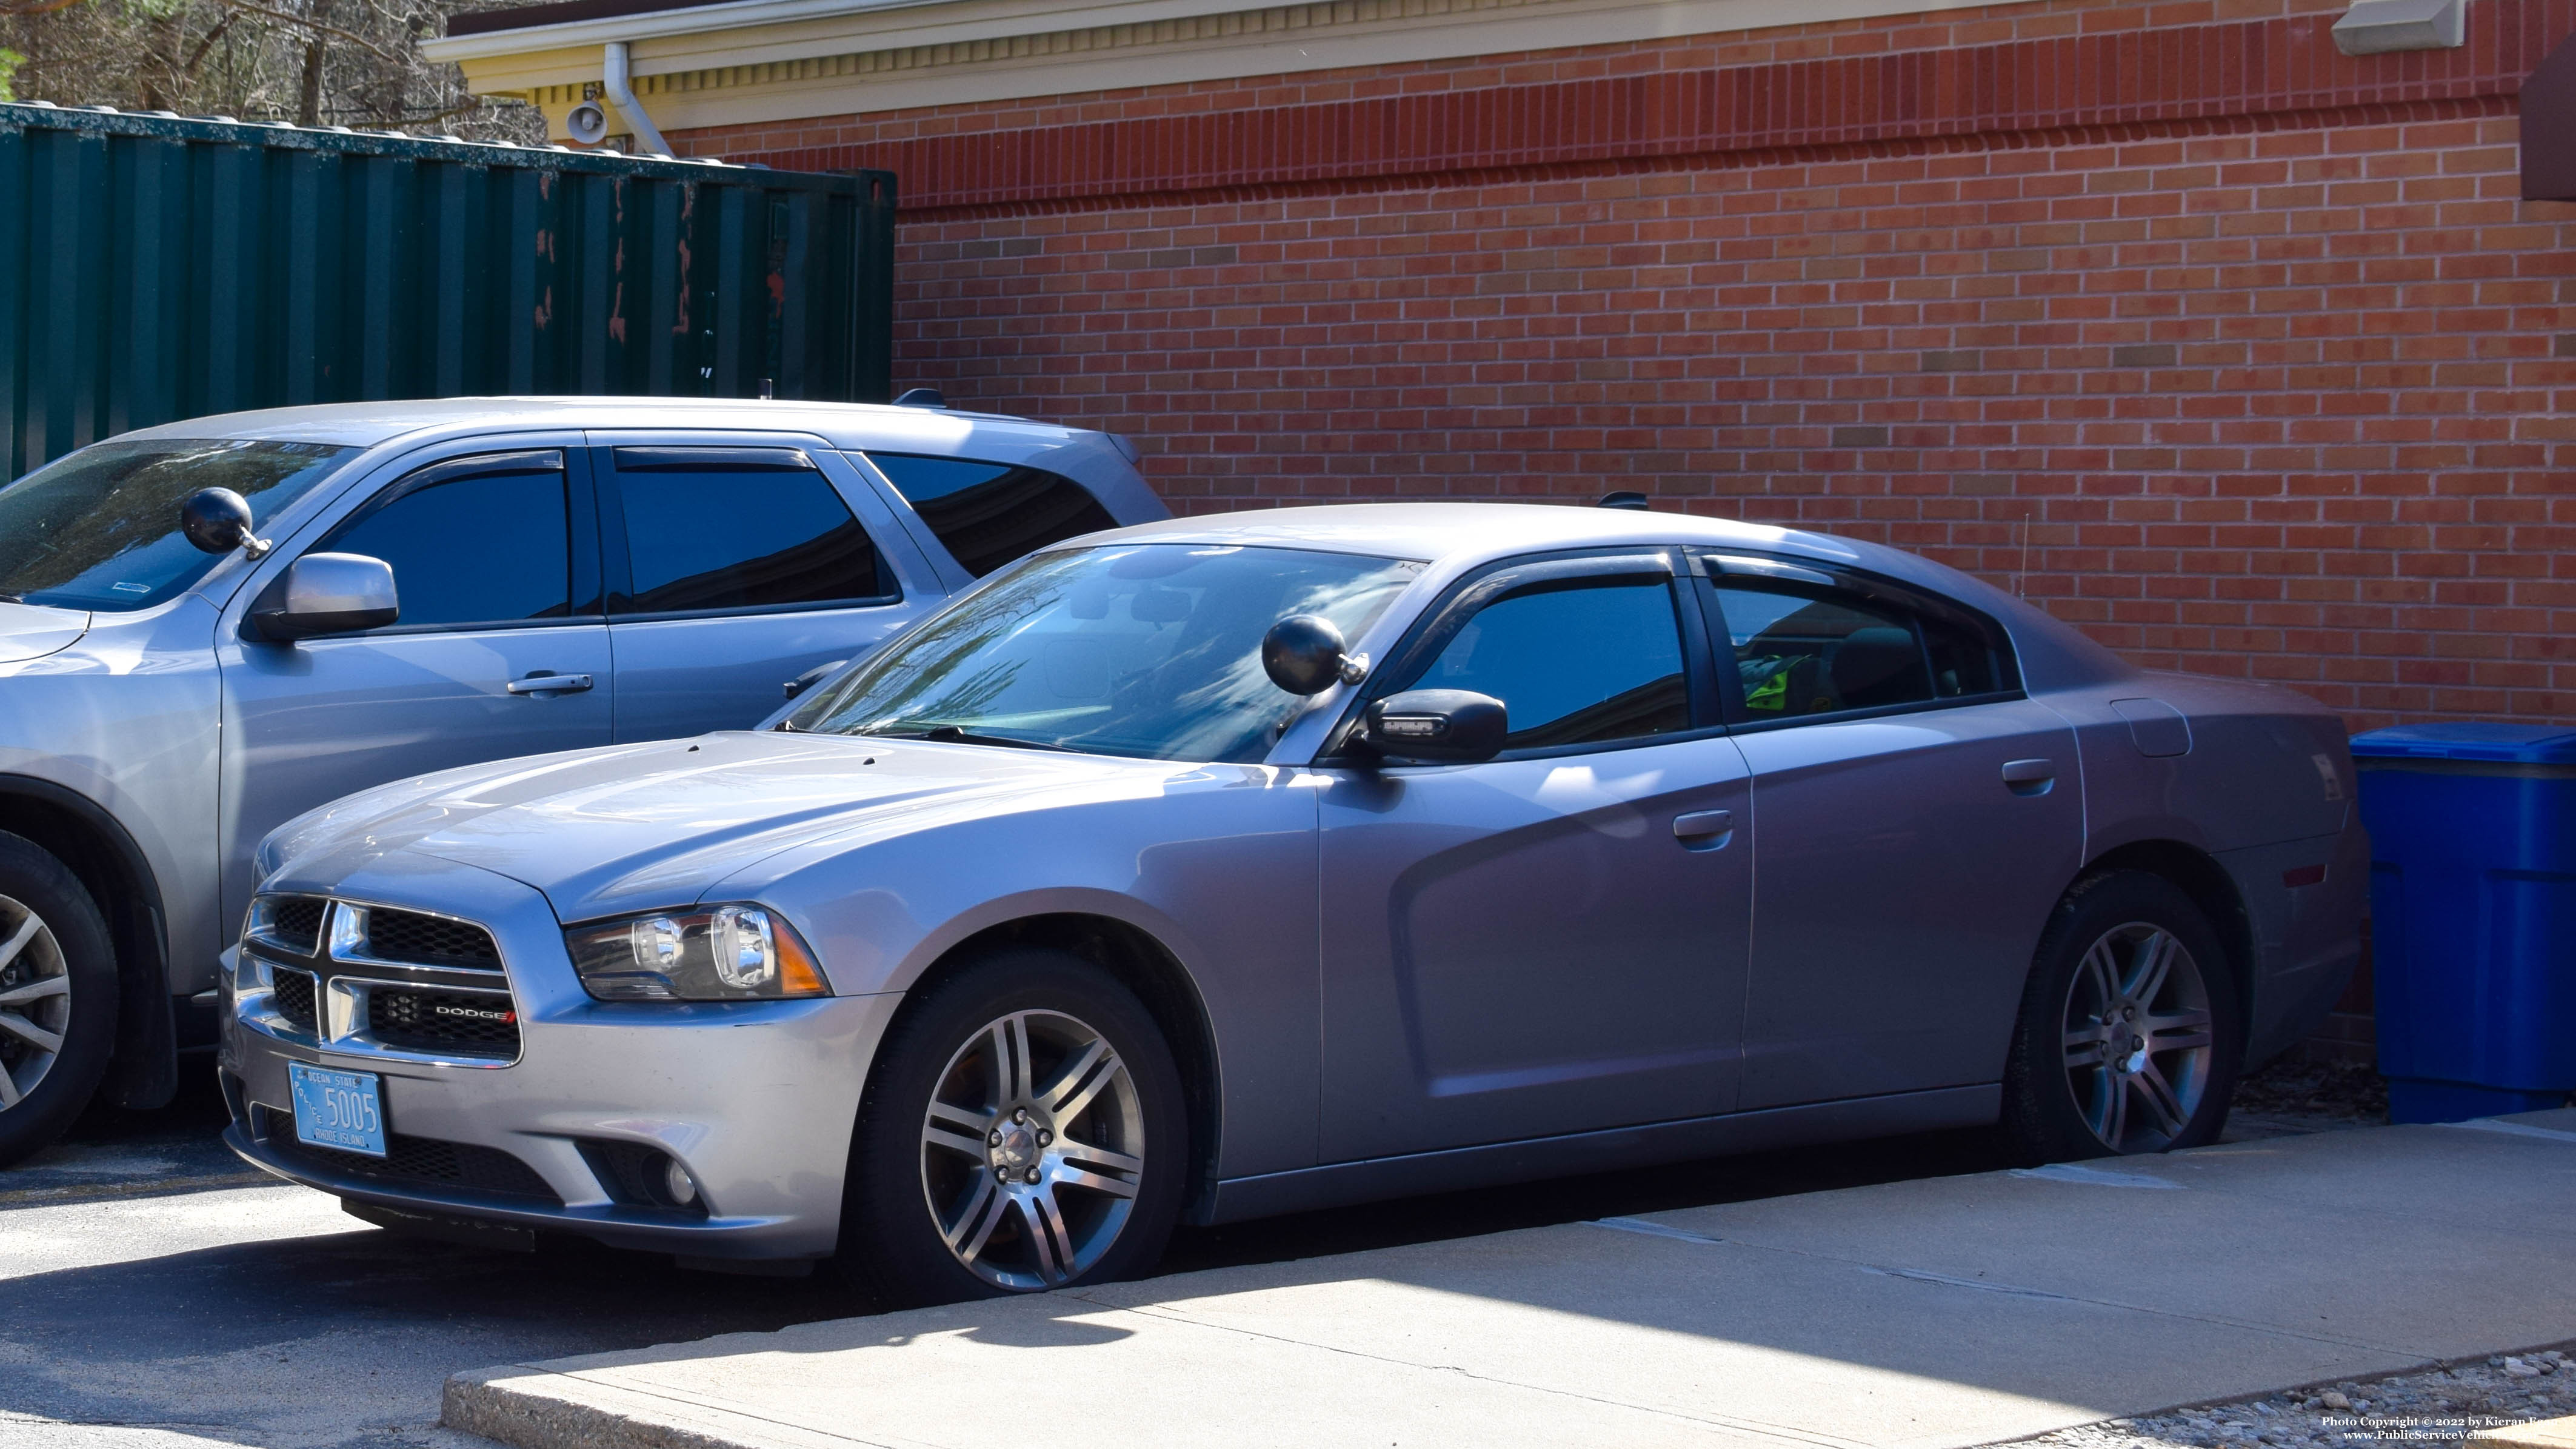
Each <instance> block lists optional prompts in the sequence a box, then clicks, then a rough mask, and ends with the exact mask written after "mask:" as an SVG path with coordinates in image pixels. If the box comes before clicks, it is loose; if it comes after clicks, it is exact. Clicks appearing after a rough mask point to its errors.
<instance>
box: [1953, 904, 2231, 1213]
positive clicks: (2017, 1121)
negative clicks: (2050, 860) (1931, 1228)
mask: <svg viewBox="0 0 2576 1449" xmlns="http://www.w3.org/2000/svg"><path fill="white" fill-rule="evenodd" d="M2243 1039H2244V1033H2243V1030H2242V1024H2241V1023H2240V1022H2239V1020H2238V1010H2237V995H2236V989H2235V979H2234V976H2233V974H2232V973H2231V971H2230V970H2229V964H2228V959H2227V952H2226V948H2225V947H2224V945H2223V944H2222V943H2221V942H2220V941H2219V939H2218V933H2217V932H2216V931H2215V930H2214V929H2212V928H2211V926H2210V924H2209V921H2208V918H2207V917H2205V916H2204V915H2202V914H2201V912H2200V909H2199V908H2198V907H2197V906H2195V905H2193V904H2192V901H2191V898H2190V897H2189V896H2187V895H2185V894H2184V893H2183V892H2182V891H2181V890H2180V889H2179V888H2178V887H2176V886H2175V885H2174V884H2173V883H2172V882H2170V881H2167V880H2165V879H2164V878H2163V877H2161V876H2155V875H2150V874H2147V873H2146V872H2143V871H2114V872H2109V873H2106V874H2103V875H2099V876H2095V877H2092V878H2091V879H2088V880H2086V881H2083V882H2081V883H2079V884H2078V885H2077V886H2076V887H2075V889H2073V890H2071V891H2069V892H2067V894H2066V898H2065V899H2064V900H2063V901H2060V902H2059V903H2058V907H2057V911H2056V913H2055V914H2054V915H2053V916H2052V917H2051V918H2050V921H2049V926H2048V930H2047V932H2046V934H2045V935H2044V936H2042V938H2041V941H2040V948H2039V954H2038V958H2037V960H2036V962H2035V963H2034V965H2033V967H2032V971H2031V976H2030V983H2029V985H2028V987H2027V988H2026V989H2025V990H2024V992H2023V995H2022V1006H2021V1019H2020V1022H2019V1023H2018V1025H2017V1026H2016V1027H2015V1030H2014V1035H2013V1047H2012V1055H2011V1058H2010V1060H2009V1062H2008V1064H2007V1067H2006V1070H2005V1077H2004V1129H2005V1132H2006V1135H2007V1137H2008V1139H2009V1142H2010V1145H2011V1147H2012V1148H2013V1149H2014V1150H2015V1151H2016V1152H2017V1153H2018V1154H2019V1155H2020V1156H2022V1157H2024V1158H2026V1159H2029V1160H2033V1161H2040V1162H2065V1161H2072V1160H2075V1159H2079V1158H2086V1157H2106V1156H2115V1155H2126V1154H2133V1153H2143V1152H2164V1151H2169V1150H2171V1149H2173V1148H2177V1147H2196V1146H2199V1145H2201V1144H2203V1143H2206V1142H2212V1141H2215V1140H2217V1137H2218V1134H2219V1131H2220V1129H2222V1128H2223V1127H2225V1126H2226V1124H2227V1108H2228V1099H2229V1097H2230V1095H2231V1094H2232V1093H2233V1092H2234V1091H2235V1086H2236V1074H2237V1068H2238V1065H2239V1054H2240V1052H2241V1050H2242V1042H2243Z"/></svg>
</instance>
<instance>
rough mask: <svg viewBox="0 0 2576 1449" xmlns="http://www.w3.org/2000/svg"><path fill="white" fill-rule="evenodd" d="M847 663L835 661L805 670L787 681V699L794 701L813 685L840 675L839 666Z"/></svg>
mask: <svg viewBox="0 0 2576 1449" xmlns="http://www.w3.org/2000/svg"><path fill="white" fill-rule="evenodd" d="M849 662H850V661H848V660H846V659H835V660H833V661H832V662H831V663H829V664H817V665H815V666H814V667H813V668H811V669H808V670H806V671H805V672H804V673H802V674H800V675H797V676H796V677H795V678H794V679H791V680H789V681H787V686H786V687H787V697H788V698H789V699H794V698H796V697H797V696H799V695H801V694H803V693H804V692H805V691H807V690H809V689H812V688H813V687H814V686H815V685H818V684H820V683H822V682H823V681H824V680H826V679H829V678H831V677H832V676H833V675H835V674H838V673H840V672H841V666H842V665H844V664H847V663H849Z"/></svg>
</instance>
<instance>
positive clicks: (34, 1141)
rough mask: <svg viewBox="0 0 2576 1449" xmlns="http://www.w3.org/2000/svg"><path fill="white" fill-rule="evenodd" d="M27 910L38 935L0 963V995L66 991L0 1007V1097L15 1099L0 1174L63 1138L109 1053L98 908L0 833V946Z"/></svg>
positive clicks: (112, 976) (2, 1128)
mask: <svg viewBox="0 0 2576 1449" xmlns="http://www.w3.org/2000/svg"><path fill="white" fill-rule="evenodd" d="M29 912H32V913H33V914H34V916H35V917H36V918H37V919H38V920H39V921H41V922H42V927H43V935H42V936H31V937H30V938H29V940H28V941H26V942H24V943H21V944H20V946H19V947H18V949H17V951H16V952H15V953H14V954H13V955H12V957H11V960H10V961H9V963H8V964H7V965H5V966H0V998H5V997H9V996H11V995H12V994H16V993H24V992H26V991H27V990H28V989H29V988H31V987H34V986H38V985H40V984H42V982H45V981H51V980H53V979H54V978H56V977H60V978H61V979H62V980H63V981H64V983H65V988H66V989H64V990H63V991H62V992H61V993H60V995H59V996H56V995H51V994H48V995H47V996H44V997H41V998H34V999H24V998H22V999H20V1000H19V1001H17V1002H15V1003H14V1004H12V1005H8V1006H0V1013H7V1014H8V1015H9V1017H10V1021H7V1022H0V1071H5V1072H8V1073H10V1081H9V1084H8V1087H7V1089H6V1090H0V1098H6V1097H11V1096H15V1097H16V1098H17V1100H16V1101H14V1102H10V1103H9V1104H8V1105H6V1106H0V1167H7V1166H8V1165H10V1164H11V1163H14V1162H16V1161H18V1160H19V1159H21V1158H23V1157H26V1156H27V1155H29V1154H30V1153H33V1152H36V1151H39V1150H41V1149H43V1148H45V1147H48V1146H51V1145H52V1144H53V1141H54V1139H56V1138H58V1137H60V1136H62V1135H63V1131H64V1129H65V1128H68V1127H70V1126H71V1124H72V1119H73V1118H75V1117H78V1116H79V1115H80V1113H81V1109H82V1108H83V1107H86V1106H88V1105H89V1099H90V1098H91V1096H92V1095H94V1094H95V1093H96V1092H97V1091H98V1084H99V1079H100V1078H102V1077H104V1076H105V1075H107V1059H108V1057H109V1056H110V1055H111V1054H113V1053H114V1052H115V1050H116V1002H117V981H116V952H115V949H114V948H113V947H111V946H110V945H109V944H108V937H107V922H106V921H105V920H104V919H102V918H101V917H100V915H99V911H98V903H97V902H95V901H93V900H91V899H90V896H89V892H88V891H87V890H85V889H83V888H82V886H81V883H80V879H79V877H77V876H75V875H73V874H72V873H71V871H70V870H69V869H67V868H65V867H64V865H63V863H62V862H61V861H59V860H56V859H54V857H53V856H52V855H50V854H48V853H46V852H45V851H44V850H42V849H41V848H39V847H38V846H36V845H35V844H34V843H33V842H31V841H28V840H26V839H23V838H21V837H19V836H15V835H10V834H6V833H0V942H7V941H9V940H10V939H12V938H13V937H14V936H15V935H16V934H17V933H18V930H19V928H20V926H21V925H22V924H23V923H24V921H25V919H26V915H27V913H29ZM48 942H50V955H48V954H47V943H48ZM40 957H44V958H45V959H41V960H40V959H39V958H40ZM12 1023H15V1029H13V1028H12ZM30 1027H32V1028H35V1029H38V1030H48V1029H49V1028H50V1030H49V1031H48V1034H49V1035H54V1036H58V1037H60V1039H61V1043H62V1045H61V1047H60V1049H59V1050H56V1051H53V1052H45V1051H44V1050H43V1049H42V1048H40V1047H38V1046H37V1045H35V1044H34V1043H33V1042H31V1041H29V1040H28V1039H27V1037H26V1036H25V1034H24V1030H25V1029H26V1028H30ZM47 1058H50V1059H49V1060H48V1059H47Z"/></svg>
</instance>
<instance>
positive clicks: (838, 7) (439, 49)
mask: <svg viewBox="0 0 2576 1449" xmlns="http://www.w3.org/2000/svg"><path fill="white" fill-rule="evenodd" d="M941 3H943V0H724V3H722V4H716V5H691V6H688V7H686V8H685V9H680V10H661V11H655V12H653V13H651V14H646V15H612V16H608V17H606V18H605V19H600V20H570V21H566V22H564V23H563V24H560V25H531V26H528V27H526V28H525V29H521V30H496V31H491V32H489V33H486V34H482V35H454V36H442V37H441V38H439V39H437V40H424V41H422V42H421V44H420V53H421V54H422V55H423V56H426V57H427V58H429V59H430V60H433V61H440V62H448V61H460V60H481V59H483V58H484V57H486V56H494V55H519V54H523V53H525V52H527V51H531V50H556V49H564V48H569V47H572V46H580V45H606V44H607V43H608V42H610V41H612V40H651V39H653V38H655V37H657V36H664V35H700V34H704V33H705V32H707V31H710V30H738V29H741V28H743V27H745V26H752V25H776V24H779V23H781V22H783V21H793V20H829V19H831V18H833V17H835V16H840V15H865V14H867V13H869V12H870V11H875V10H907V9H911V8H914V7H916V6H922V5H936V4H941Z"/></svg>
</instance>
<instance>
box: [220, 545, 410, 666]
mask: <svg viewBox="0 0 2576 1449" xmlns="http://www.w3.org/2000/svg"><path fill="white" fill-rule="evenodd" d="M401 617H402V604H401V601H400V600H399V599H398V598H397V597H396V595H395V593H394V569H393V565H391V564H389V563H386V562H385V561H384V560H383V559H380V558H369V557H367V556H366V555H365V554H362V553H308V554H306V555H305V556H304V557H302V558H300V559H297V560H296V561H295V562H293V563H291V564H288V565H287V566H286V572H285V573H284V574H282V575H280V576H279V577H278V580H277V582H276V583H273V584H270V585H269V586H268V588H267V589H266V590H264V591H263V592H262V593H261V594H260V596H259V599H258V601H257V602H256V603H253V604H252V605H251V606H250V623H251V627H252V628H254V629H256V630H258V631H259V632H260V634H261V635H262V636H263V637H265V638H268V639H273V640H275V641H276V642H278V643H280V644H291V643H294V642H295V641H296V640H298V639H310V638H312V637H314V636H315V635H317V634H345V633H347V632H349V631H350V630H352V629H381V628H383V627H384V626H386V625H387V624H390V623H392V622H394V621H395V620H396V619H399V618H401Z"/></svg>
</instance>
